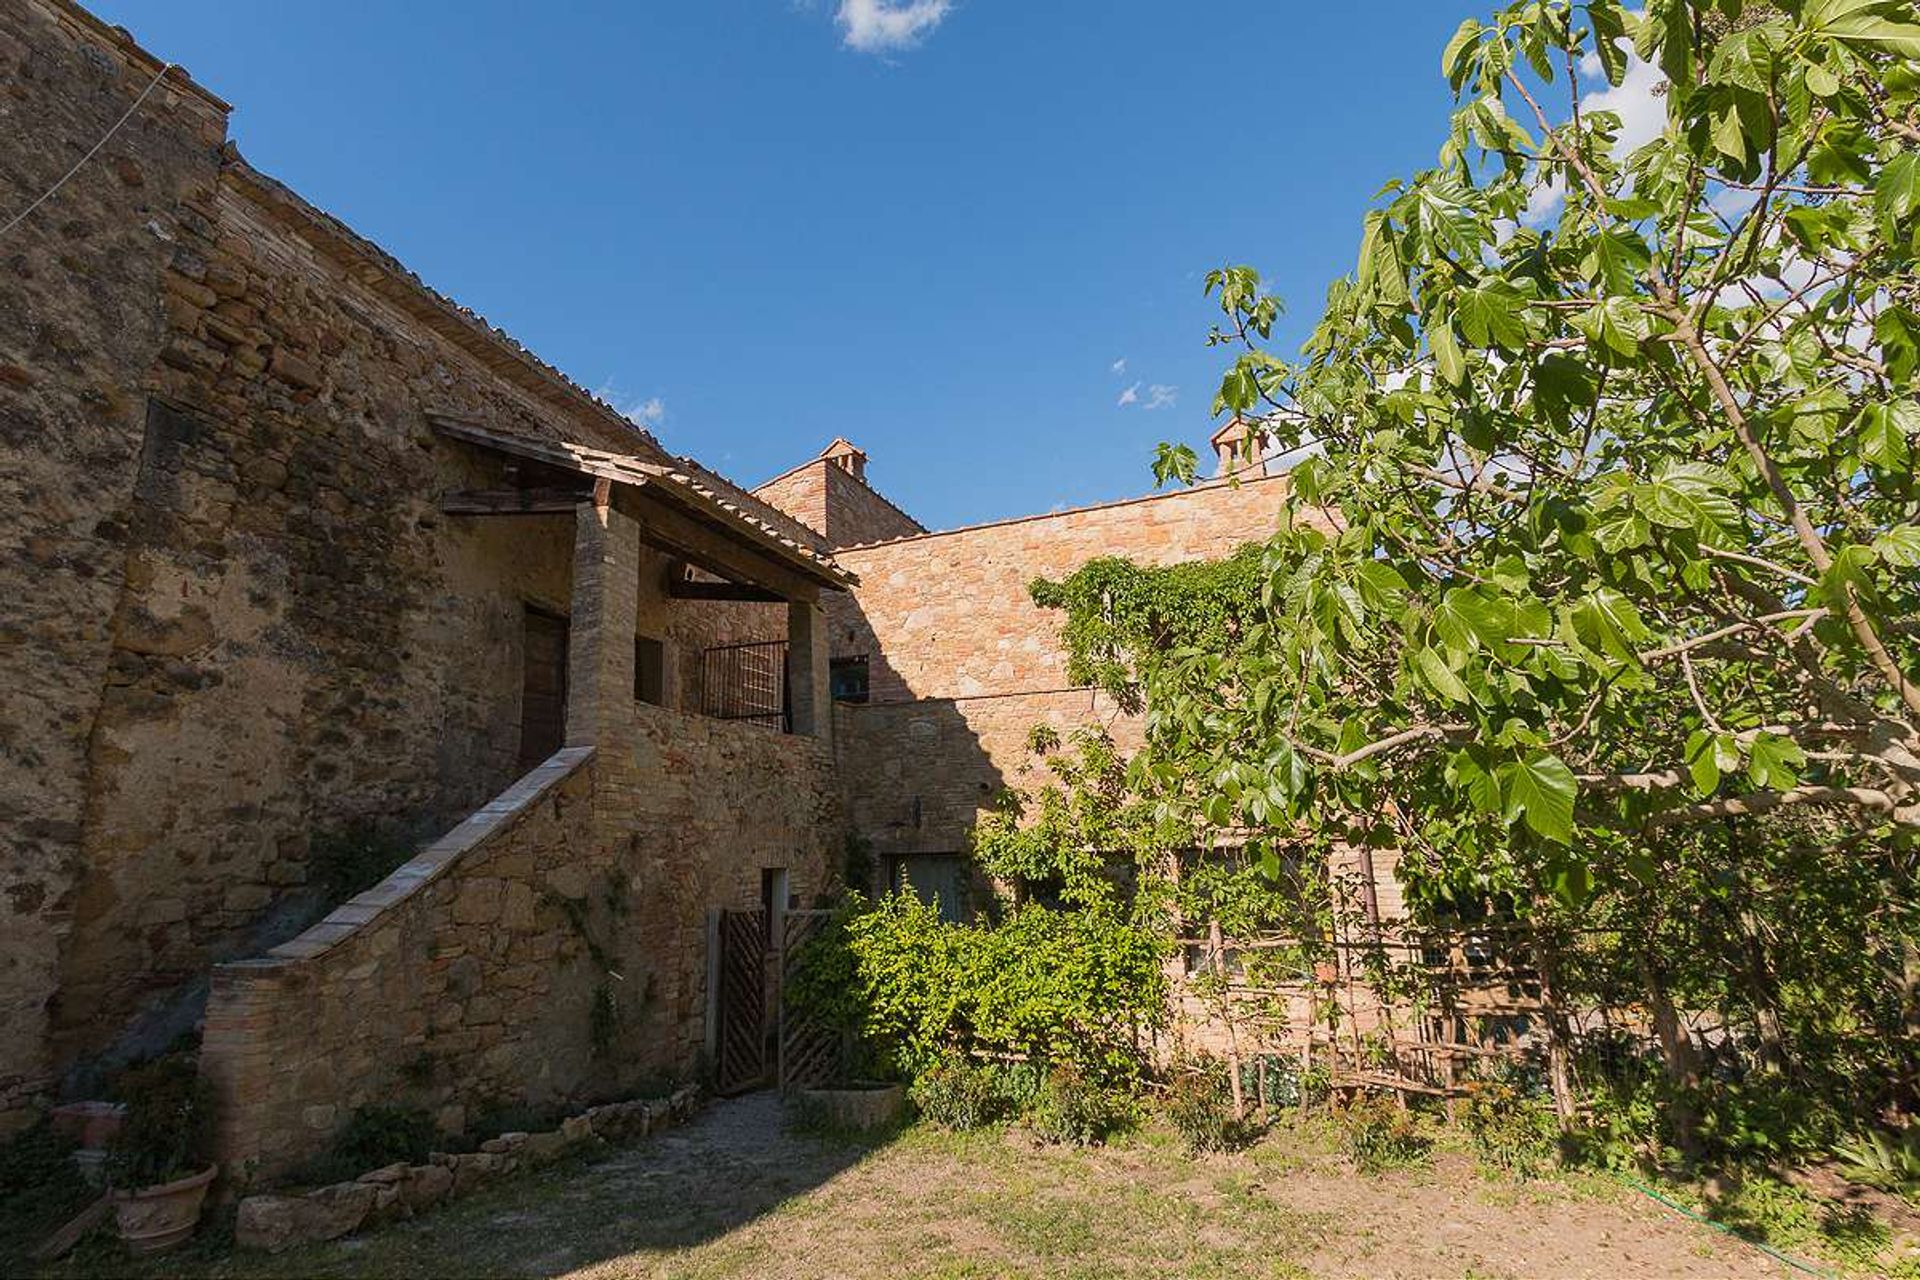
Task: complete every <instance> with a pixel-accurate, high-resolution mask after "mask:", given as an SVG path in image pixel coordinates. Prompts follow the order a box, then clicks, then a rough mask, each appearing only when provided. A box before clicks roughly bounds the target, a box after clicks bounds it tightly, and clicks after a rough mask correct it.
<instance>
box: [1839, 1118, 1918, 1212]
mask: <svg viewBox="0 0 1920 1280" xmlns="http://www.w3.org/2000/svg"><path fill="white" fill-rule="evenodd" d="M1833 1155H1834V1158H1835V1160H1837V1161H1838V1162H1839V1165H1840V1176H1842V1177H1843V1178H1845V1179H1846V1180H1847V1181H1848V1182H1856V1183H1859V1184H1860V1185H1861V1186H1866V1187H1878V1188H1879V1189H1880V1190H1882V1191H1891V1192H1893V1193H1894V1194H1895V1195H1898V1196H1904V1197H1905V1198H1906V1199H1908V1200H1911V1201H1913V1202H1914V1203H1915V1204H1920V1122H1909V1123H1908V1124H1907V1126H1906V1128H1905V1129H1903V1130H1901V1131H1900V1132H1899V1133H1897V1134H1894V1133H1884V1132H1881V1131H1879V1130H1869V1131H1867V1132H1865V1133H1861V1134H1857V1135H1855V1136H1854V1137H1852V1138H1850V1139H1848V1140H1847V1141H1845V1142H1842V1143H1839V1144H1838V1145H1836V1146H1835V1147H1834V1149H1833Z"/></svg>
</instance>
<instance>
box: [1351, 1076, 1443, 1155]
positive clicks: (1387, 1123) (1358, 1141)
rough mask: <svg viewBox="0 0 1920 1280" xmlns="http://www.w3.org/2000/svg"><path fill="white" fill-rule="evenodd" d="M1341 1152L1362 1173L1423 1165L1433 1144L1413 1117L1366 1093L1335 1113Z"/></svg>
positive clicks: (1396, 1105) (1384, 1097)
mask: <svg viewBox="0 0 1920 1280" xmlns="http://www.w3.org/2000/svg"><path fill="white" fill-rule="evenodd" d="M1334 1118H1335V1120H1336V1121H1337V1123H1338V1124H1339V1128H1340V1150H1341V1151H1342V1152H1343V1153H1344V1154H1345V1155H1346V1157H1347V1158H1348V1159H1349V1160H1351V1161H1353V1163H1354V1167H1355V1168H1357V1169H1359V1170H1360V1172H1362V1173H1378V1172H1380V1171H1381V1170H1383V1169H1398V1168H1402V1167H1404V1166H1407V1165H1412V1164H1419V1163H1421V1162H1422V1161H1424V1160H1425V1159H1426V1158H1427V1152H1428V1149H1429V1148H1430V1147H1431V1146H1432V1145H1433V1144H1432V1143H1431V1142H1430V1141H1428V1139H1427V1138H1426V1136H1425V1135H1424V1134H1422V1133H1421V1132H1420V1130H1419V1129H1418V1128H1417V1127H1416V1126H1415V1125H1414V1122H1413V1117H1412V1116H1411V1115H1410V1114H1409V1113H1407V1112H1406V1111H1404V1110H1402V1109H1401V1107H1400V1104H1399V1103H1397V1102H1395V1101H1394V1100H1393V1099H1392V1098H1389V1097H1388V1096H1387V1095H1385V1094H1383V1093H1363V1094H1361V1095H1359V1096H1358V1097H1356V1098H1354V1099H1353V1100H1352V1101H1351V1102H1348V1103H1347V1104H1346V1105H1344V1106H1342V1107H1339V1108H1337V1109H1336V1111H1335V1112H1334Z"/></svg>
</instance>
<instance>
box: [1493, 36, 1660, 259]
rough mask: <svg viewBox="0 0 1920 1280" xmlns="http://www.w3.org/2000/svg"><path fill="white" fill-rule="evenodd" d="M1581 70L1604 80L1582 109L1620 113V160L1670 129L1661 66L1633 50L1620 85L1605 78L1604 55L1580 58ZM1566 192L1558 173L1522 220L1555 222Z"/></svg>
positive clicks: (1530, 201)
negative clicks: (1635, 53) (1662, 91)
mask: <svg viewBox="0 0 1920 1280" xmlns="http://www.w3.org/2000/svg"><path fill="white" fill-rule="evenodd" d="M1580 74H1581V75H1583V76H1584V77H1586V78H1587V79H1589V80H1599V81H1600V87H1599V88H1598V89H1594V90H1592V91H1590V92H1588V93H1584V94H1582V95H1580V110H1581V111H1583V112H1592V111H1611V112H1613V113H1614V114H1615V115H1616V116H1618V117H1620V133H1619V136H1617V137H1616V138H1615V139H1614V142H1613V155H1614V158H1615V159H1616V160H1621V159H1625V158H1626V157H1627V156H1628V155H1629V154H1630V153H1632V152H1633V151H1635V150H1637V149H1638V148H1640V147H1643V146H1645V145H1646V144H1647V143H1649V142H1652V141H1653V140H1654V139H1655V138H1657V137H1659V136H1660V135H1661V134H1662V133H1664V132H1666V128H1667V99H1666V96H1665V95H1664V94H1660V93H1656V92H1655V90H1657V89H1658V88H1659V87H1660V86H1661V85H1663V84H1665V83H1666V77H1665V76H1664V75H1662V74H1661V73H1660V68H1658V67H1656V66H1654V65H1653V64H1652V63H1651V62H1642V61H1641V60H1640V59H1639V58H1637V57H1634V56H1633V55H1631V54H1629V55H1628V57H1627V70H1626V74H1625V75H1624V76H1622V77H1621V79H1620V83H1619V84H1618V85H1611V84H1608V83H1607V82H1606V81H1605V80H1604V79H1603V78H1602V73H1601V69H1600V59H1599V58H1597V57H1595V56H1594V55H1593V54H1591V53H1590V54H1588V55H1587V56H1586V57H1584V58H1582V59H1581V61H1580ZM1566 195H1567V187H1566V181H1565V180H1564V179H1563V178H1559V177H1556V178H1554V180H1553V181H1552V182H1547V183H1542V184H1540V185H1539V186H1536V187H1535V188H1534V189H1533V191H1532V192H1531V193H1529V195H1528V196H1527V207H1526V210H1525V211H1524V212H1523V213H1521V215H1520V221H1521V222H1523V223H1525V224H1526V225H1527V226H1529V227H1537V226H1541V225H1542V224H1544V223H1549V222H1552V221H1553V220H1554V219H1555V218H1557V217H1559V216H1560V206H1561V204H1562V203H1563V202H1564V201H1565V199H1566Z"/></svg>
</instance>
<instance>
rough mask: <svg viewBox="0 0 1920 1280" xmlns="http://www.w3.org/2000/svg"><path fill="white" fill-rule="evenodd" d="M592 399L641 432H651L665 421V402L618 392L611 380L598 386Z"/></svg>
mask: <svg viewBox="0 0 1920 1280" xmlns="http://www.w3.org/2000/svg"><path fill="white" fill-rule="evenodd" d="M593 394H594V398H595V399H597V400H599V401H601V402H602V403H603V404H605V405H606V406H607V407H608V408H610V409H612V410H613V411H614V412H615V413H617V414H619V415H620V416H621V417H623V418H625V419H626V420H627V421H628V422H631V423H632V424H633V425H634V426H636V427H639V428H640V429H641V430H643V431H651V430H652V429H653V428H655V427H657V426H659V425H660V424H661V423H663V422H665V421H666V420H667V402H666V401H665V400H662V399H661V398H660V397H659V396H647V397H644V398H642V397H640V396H630V395H628V394H627V393H626V392H624V391H622V390H620V387H619V384H618V383H616V382H615V381H614V380H613V379H612V378H609V379H607V380H606V381H605V382H603V383H601V384H600V388H599V390H597V391H595V392H594V393H593Z"/></svg>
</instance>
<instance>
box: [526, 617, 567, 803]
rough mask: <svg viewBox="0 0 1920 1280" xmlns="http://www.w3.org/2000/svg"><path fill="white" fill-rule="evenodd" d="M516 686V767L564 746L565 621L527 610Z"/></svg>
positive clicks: (534, 762)
mask: <svg viewBox="0 0 1920 1280" xmlns="http://www.w3.org/2000/svg"><path fill="white" fill-rule="evenodd" d="M521 651H522V653H523V654H524V659H523V665H522V671H521V685H520V767H521V768H522V769H523V770H524V769H531V768H533V767H534V766H535V765H537V764H540V763H541V762H542V761H544V760H545V759H546V758H547V757H548V756H550V755H552V754H553V753H554V752H556V751H558V750H559V749H560V748H561V747H563V746H565V745H566V743H567V620H566V619H565V618H563V617H560V616H559V615H558V614H553V613H547V612H545V611H543V610H540V609H532V608H529V609H528V610H527V616H526V642H525V644H524V645H523V646H522V650H521Z"/></svg>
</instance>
